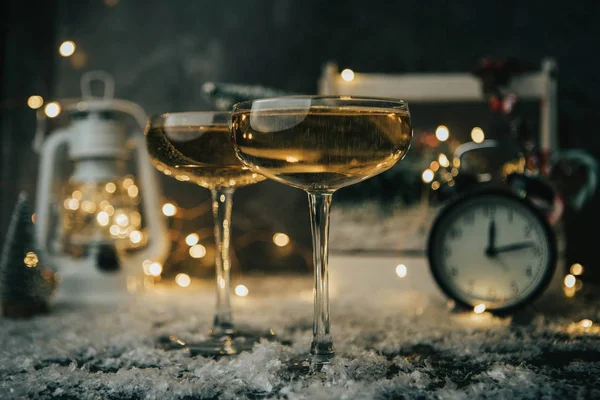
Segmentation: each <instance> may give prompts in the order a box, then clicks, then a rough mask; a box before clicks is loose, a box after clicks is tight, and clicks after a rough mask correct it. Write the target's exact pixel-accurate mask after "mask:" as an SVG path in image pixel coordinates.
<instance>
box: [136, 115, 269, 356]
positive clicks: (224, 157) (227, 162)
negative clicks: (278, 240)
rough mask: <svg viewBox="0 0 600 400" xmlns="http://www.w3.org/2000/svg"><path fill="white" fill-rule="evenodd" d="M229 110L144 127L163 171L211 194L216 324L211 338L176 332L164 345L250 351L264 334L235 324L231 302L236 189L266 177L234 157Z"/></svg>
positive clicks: (208, 352) (217, 352)
mask: <svg viewBox="0 0 600 400" xmlns="http://www.w3.org/2000/svg"><path fill="white" fill-rule="evenodd" d="M230 118H231V114H230V113H227V112H185V113H171V114H163V115H159V116H156V117H153V118H151V120H150V122H149V123H148V125H147V127H146V132H145V133H146V144H147V147H148V153H149V154H150V158H151V160H152V163H153V164H154V166H155V167H156V168H157V169H158V170H159V171H161V172H162V173H164V174H165V175H169V176H172V177H174V178H176V179H177V180H179V181H188V182H190V183H194V184H197V185H200V186H202V187H205V188H207V189H209V190H210V191H211V193H212V202H213V206H212V210H213V216H214V228H215V243H216V250H217V251H216V257H215V268H216V283H217V285H216V289H217V302H216V311H215V317H214V322H213V328H212V330H211V332H210V335H209V337H208V339H207V340H205V341H202V342H195V343H186V344H184V345H182V343H183V342H182V341H180V340H178V339H177V337H176V335H173V336H171V337H170V339H168V340H165V343H163V344H164V347H166V348H179V347H189V348H190V350H191V351H192V353H193V354H199V355H203V356H222V355H232V354H237V353H239V352H241V351H243V350H250V349H251V348H252V346H253V344H254V343H255V342H257V341H258V340H259V339H260V338H261V337H267V338H272V336H273V335H272V333H271V332H270V331H268V330H267V332H265V334H264V335H260V334H258V333H256V332H255V331H250V330H246V331H242V330H240V329H238V328H236V327H235V325H234V323H233V316H232V311H231V302H230V291H231V288H230V286H231V285H230V281H231V261H230V254H229V252H230V230H231V208H232V204H233V193H234V191H235V189H236V188H238V187H241V186H245V185H250V184H253V183H256V182H260V181H262V180H264V179H265V178H264V177H263V176H262V175H260V174H258V173H256V172H254V171H251V170H250V169H249V168H248V167H246V166H245V165H243V164H242V163H241V162H240V160H239V159H238V158H237V157H236V155H235V153H234V150H233V146H232V143H231V139H230V130H229V122H230Z"/></svg>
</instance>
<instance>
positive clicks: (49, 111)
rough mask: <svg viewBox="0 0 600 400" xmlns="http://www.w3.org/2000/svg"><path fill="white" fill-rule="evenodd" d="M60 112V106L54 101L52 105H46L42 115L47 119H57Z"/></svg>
mask: <svg viewBox="0 0 600 400" xmlns="http://www.w3.org/2000/svg"><path fill="white" fill-rule="evenodd" d="M60 111H61V107H60V104H58V103H57V102H55V101H53V102H52V103H48V104H46V107H44V114H46V116H47V117H48V118H56V117H58V115H59V114H60Z"/></svg>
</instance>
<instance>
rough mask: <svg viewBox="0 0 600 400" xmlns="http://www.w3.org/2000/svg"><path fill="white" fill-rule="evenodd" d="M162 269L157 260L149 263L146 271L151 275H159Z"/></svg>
mask: <svg viewBox="0 0 600 400" xmlns="http://www.w3.org/2000/svg"><path fill="white" fill-rule="evenodd" d="M162 270H163V268H162V265H160V264H159V263H157V262H153V263H152V264H150V265H149V266H148V272H149V273H150V275H152V276H159V275H160V274H162Z"/></svg>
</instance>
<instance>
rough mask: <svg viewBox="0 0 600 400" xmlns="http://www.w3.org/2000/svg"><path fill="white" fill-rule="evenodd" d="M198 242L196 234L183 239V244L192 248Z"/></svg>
mask: <svg viewBox="0 0 600 400" xmlns="http://www.w3.org/2000/svg"><path fill="white" fill-rule="evenodd" d="M199 240H200V237H199V236H198V234H197V233H190V234H189V235H187V236H186V237H185V243H186V244H187V245H188V246H193V245H195V244H198V241H199Z"/></svg>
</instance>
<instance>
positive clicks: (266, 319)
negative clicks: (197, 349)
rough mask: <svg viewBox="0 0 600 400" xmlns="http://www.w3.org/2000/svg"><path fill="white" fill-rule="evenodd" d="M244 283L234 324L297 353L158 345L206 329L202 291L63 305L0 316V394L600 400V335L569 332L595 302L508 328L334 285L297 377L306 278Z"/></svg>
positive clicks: (409, 298) (401, 294)
mask: <svg viewBox="0 0 600 400" xmlns="http://www.w3.org/2000/svg"><path fill="white" fill-rule="evenodd" d="M334 261H335V260H334ZM338 269H339V268H338ZM410 273H411V271H410V270H409V274H410ZM337 276H340V271H338V273H337ZM334 277H336V274H332V284H333V282H334V279H333V278H334ZM397 279H399V278H397ZM244 283H245V284H246V285H247V286H248V287H249V289H250V294H249V295H248V296H247V297H245V298H239V297H238V298H235V302H234V307H235V311H236V313H235V314H236V317H237V320H238V322H241V323H245V324H247V325H252V326H254V327H265V328H266V327H270V328H273V329H274V330H275V331H276V332H277V333H278V334H279V335H281V336H283V337H286V338H289V339H291V340H292V341H293V345H291V346H283V345H281V344H279V343H270V342H265V343H260V344H257V345H256V346H255V347H254V351H253V352H251V353H243V354H241V355H239V356H237V357H233V358H222V359H220V360H211V359H205V358H201V357H191V356H190V354H189V353H188V352H187V351H185V350H177V351H164V350H161V349H159V348H156V346H155V339H156V338H157V337H158V336H159V335H162V334H172V333H176V334H177V335H178V336H179V337H181V338H182V339H183V340H189V339H194V338H200V337H202V336H203V335H204V334H205V333H206V331H207V330H208V328H209V325H210V324H209V323H210V321H211V313H212V310H213V298H212V285H209V283H200V282H194V283H193V284H192V286H190V287H189V288H187V289H181V288H174V287H162V288H159V289H157V290H156V291H154V292H151V293H150V292H149V293H145V294H144V295H141V296H138V297H137V298H133V299H131V300H130V301H128V302H121V303H120V304H113V305H110V304H101V305H100V304H98V305H94V304H87V305H84V304H75V303H69V302H63V303H61V304H56V306H55V308H54V309H53V311H52V312H51V313H50V314H49V315H46V316H39V317H36V318H34V319H31V320H28V321H13V320H7V319H0V398H3V399H13V398H14V399H20V398H58V399H92V398H94V399H95V398H103V399H168V398H178V399H196V398H198V399H213V398H220V399H229V398H231V399H234V398H241V399H245V398H248V399H259V398H287V399H328V398H344V399H363V398H375V399H388V398H389V399H391V398H408V399H413V398H415V399H417V398H420V399H423V398H440V399H447V398H448V399H449V398H458V399H467V398H470V399H473V398H598V397H600V330H598V329H597V328H596V326H592V327H590V328H584V327H583V326H581V324H578V323H574V322H573V321H575V322H578V321H580V320H581V319H583V318H590V319H591V320H598V313H597V310H598V308H597V306H595V305H587V306H583V305H582V304H578V303H577V302H575V303H573V304H570V305H569V304H565V305H561V306H559V307H549V308H548V310H549V311H547V312H545V313H542V312H538V313H536V314H533V315H524V316H520V317H519V318H514V320H516V319H519V320H522V321H521V322H519V323H516V321H514V320H511V319H508V318H505V319H501V318H495V317H492V316H491V315H489V314H481V315H475V314H473V313H471V312H466V313H457V312H452V311H450V310H449V309H448V308H447V306H446V303H445V301H444V300H443V299H442V298H441V297H438V296H435V295H429V294H423V293H421V292H420V291H418V290H417V291H412V290H410V289H405V290H402V291H398V290H393V289H392V288H391V287H390V288H388V289H383V290H371V294H370V295H369V296H365V291H352V290H350V287H351V286H348V285H346V286H344V285H341V286H339V285H338V286H335V285H334V290H332V292H333V293H332V322H333V326H332V332H333V334H334V339H335V345H336V348H337V351H338V356H337V357H336V358H335V359H334V362H333V363H332V364H331V365H329V366H326V367H325V368H324V369H323V370H322V371H320V372H317V373H314V374H313V375H310V376H301V377H296V378H293V377H292V376H290V374H289V372H288V369H287V365H288V360H290V359H294V358H297V357H298V356H300V355H301V354H303V353H304V352H305V351H306V350H307V348H308V346H309V343H310V330H311V326H312V325H311V324H312V322H311V312H312V298H311V296H312V294H311V292H312V290H311V279H310V278H309V277H271V278H267V279H258V278H249V277H247V278H246V279H245V280H244ZM371 289H374V288H371ZM365 290H366V289H365ZM542 308H543V307H542Z"/></svg>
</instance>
